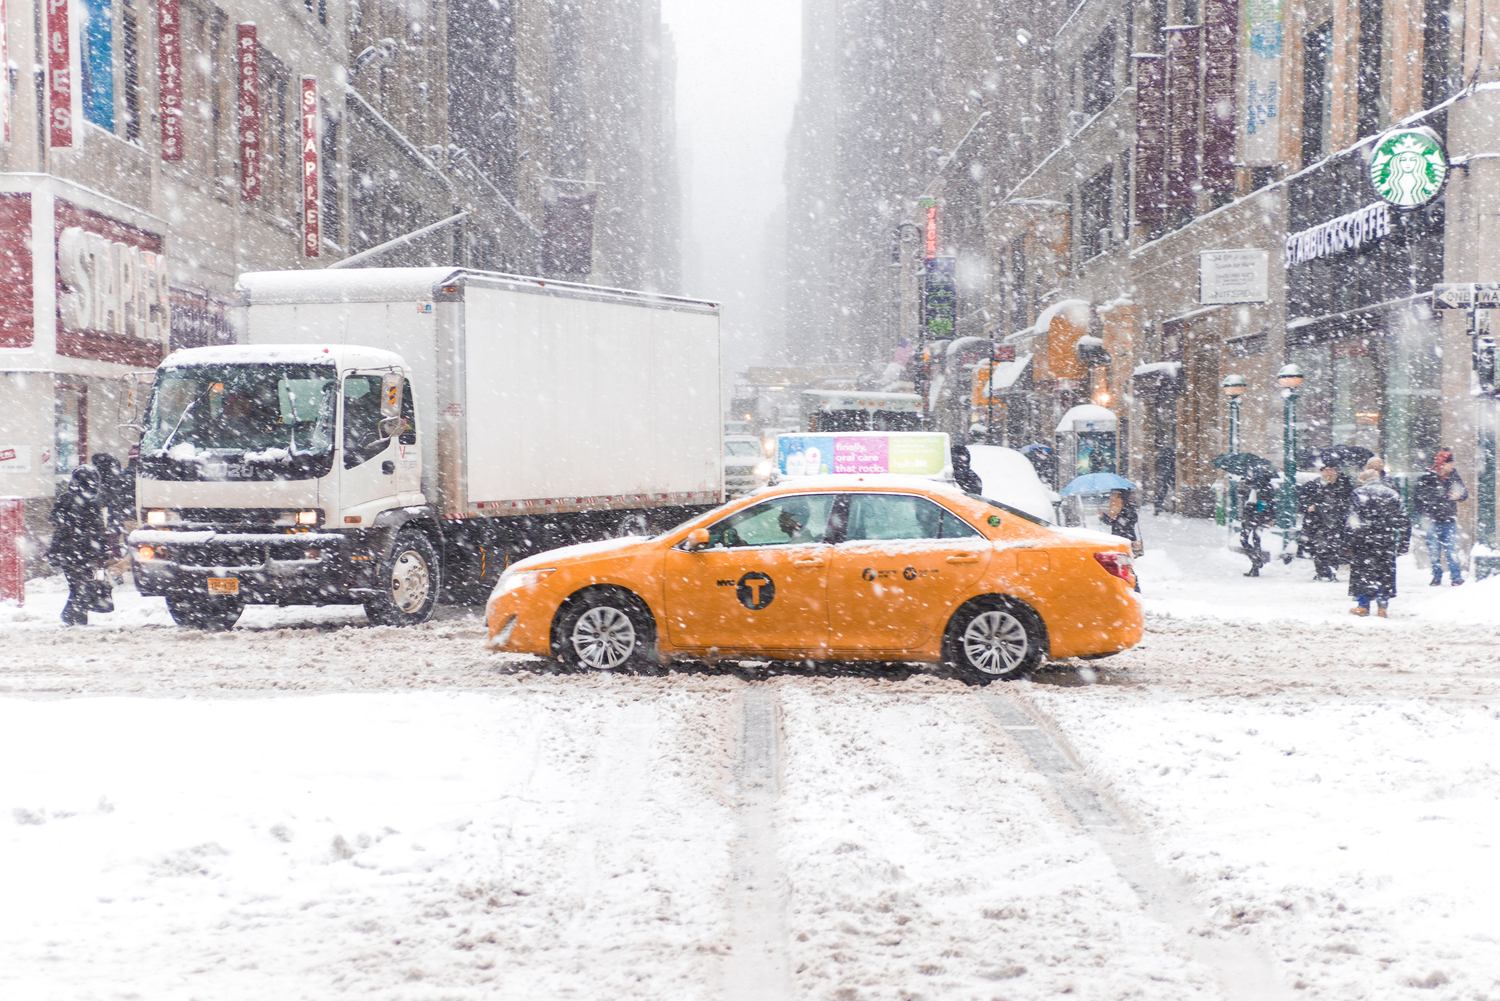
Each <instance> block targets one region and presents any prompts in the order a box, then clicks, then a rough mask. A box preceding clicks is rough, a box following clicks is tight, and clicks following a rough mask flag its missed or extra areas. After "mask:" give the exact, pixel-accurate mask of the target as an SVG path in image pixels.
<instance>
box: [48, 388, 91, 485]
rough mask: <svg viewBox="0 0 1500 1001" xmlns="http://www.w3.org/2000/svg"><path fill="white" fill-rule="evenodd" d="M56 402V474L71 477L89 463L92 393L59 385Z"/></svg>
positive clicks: (54, 419) (54, 408) (54, 444)
mask: <svg viewBox="0 0 1500 1001" xmlns="http://www.w3.org/2000/svg"><path fill="white" fill-rule="evenodd" d="M53 399H54V404H53V428H54V431H53V439H52V455H53V462H54V465H53V470H54V471H55V472H56V473H58V474H59V475H61V476H67V475H68V474H69V473H71V472H72V471H73V470H74V469H77V468H78V466H79V465H80V464H81V463H83V462H84V461H86V460H87V459H88V444H87V442H88V418H87V406H88V391H87V390H86V389H85V388H84V387H83V386H80V385H73V384H69V383H59V384H58V386H57V395H56V396H55V397H54V398H53Z"/></svg>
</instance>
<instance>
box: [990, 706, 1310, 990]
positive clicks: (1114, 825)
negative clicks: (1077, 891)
mask: <svg viewBox="0 0 1500 1001" xmlns="http://www.w3.org/2000/svg"><path fill="white" fill-rule="evenodd" d="M980 699H981V701H982V702H983V703H984V706H985V708H986V709H987V710H989V712H990V714H991V715H992V716H994V717H995V719H996V720H997V721H999V723H1000V726H1001V728H1002V729H1004V730H1005V732H1006V735H1007V736H1009V737H1010V738H1011V739H1012V740H1014V741H1015V742H1016V743H1017V744H1019V745H1020V746H1021V748H1022V750H1024V751H1025V752H1026V756H1027V757H1028V758H1029V759H1030V761H1031V763H1032V765H1033V766H1035V768H1036V770H1037V771H1038V772H1039V773H1041V774H1042V775H1043V776H1044V777H1045V778H1046V779H1047V780H1048V781H1049V782H1050V783H1051V784H1052V787H1053V789H1055V790H1056V792H1057V794H1058V797H1059V798H1060V799H1061V800H1062V802H1063V804H1064V805H1065V806H1066V807H1067V808H1068V811H1069V812H1070V813H1072V814H1073V817H1074V818H1075V819H1076V820H1077V822H1078V824H1079V826H1080V827H1082V828H1084V829H1085V830H1087V831H1088V832H1089V833H1090V834H1091V835H1092V836H1093V837H1094V839H1095V840H1096V841H1097V842H1098V843H1099V845H1100V847H1101V848H1103V849H1104V853H1105V854H1106V855H1107V856H1108V857H1109V860H1110V861H1111V862H1112V863H1113V864H1114V866H1115V869H1116V870H1117V871H1118V872H1119V873H1120V875H1121V876H1122V877H1123V878H1124V879H1125V881H1126V882H1127V883H1129V884H1130V887H1131V889H1133V890H1134V891H1135V892H1136V895H1137V896H1139V897H1140V899H1141V903H1142V905H1143V906H1144V908H1145V910H1146V912H1147V913H1148V914H1149V915H1151V916H1152V917H1153V918H1155V919H1156V920H1158V921H1160V922H1161V923H1162V924H1163V925H1164V926H1165V927H1167V928H1168V929H1170V930H1171V931H1173V932H1174V933H1175V934H1176V936H1177V939H1178V941H1179V942H1180V943H1181V944H1182V947H1183V949H1184V951H1185V952H1186V954H1187V955H1188V956H1189V957H1190V958H1192V959H1194V960H1196V961H1197V962H1199V963H1202V964H1203V965H1204V966H1206V967H1207V968H1208V969H1210V970H1212V971H1214V973H1215V975H1216V976H1217V977H1218V981H1219V987H1220V989H1221V990H1222V992H1223V996H1224V997H1225V999H1226V1001H1291V999H1292V998H1294V997H1296V996H1297V994H1296V992H1294V991H1293V990H1292V989H1291V988H1290V987H1289V986H1288V985H1287V984H1286V983H1285V982H1284V981H1283V980H1282V979H1281V978H1280V977H1279V976H1278V975H1277V964H1276V962H1275V961H1274V960H1273V959H1272V958H1271V957H1270V956H1268V955H1266V954H1265V953H1263V952H1262V951H1261V950H1260V949H1259V948H1257V947H1256V945H1255V944H1254V943H1253V942H1251V941H1249V940H1246V939H1242V938H1230V937H1225V936H1224V935H1223V934H1221V933H1218V932H1216V931H1215V930H1214V929H1212V928H1210V927H1209V926H1208V925H1207V924H1206V918H1207V915H1206V914H1205V912H1204V910H1203V908H1202V907H1201V906H1200V905H1199V904H1198V903H1197V901H1196V899H1195V894H1194V889H1193V885H1192V883H1191V882H1189V881H1188V880H1187V879H1185V878H1183V877H1182V876H1179V875H1177V874H1176V873H1173V872H1171V871H1170V870H1168V869H1165V868H1163V867H1162V866H1161V865H1159V864H1158V863H1157V862H1156V859H1155V857H1154V854H1153V851H1152V845H1151V841H1150V838H1149V837H1148V836H1147V834H1146V833H1145V832H1143V831H1141V830H1140V829H1139V828H1138V827H1137V826H1136V825H1135V823H1134V822H1133V821H1132V819H1131V818H1130V816H1129V815H1128V814H1127V812H1126V811H1125V810H1124V808H1123V807H1121V806H1120V805H1118V804H1117V803H1115V802H1114V801H1113V800H1112V799H1111V798H1110V797H1109V795H1108V794H1107V793H1106V792H1105V791H1104V790H1102V789H1100V788H1099V787H1098V786H1097V785H1095V784H1094V783H1093V782H1092V781H1091V780H1090V779H1089V777H1088V775H1087V774H1086V773H1085V772H1084V771H1083V769H1082V768H1081V767H1080V766H1079V759H1078V756H1077V755H1076V754H1075V753H1074V751H1073V749H1072V748H1071V747H1070V746H1069V745H1068V743H1067V741H1066V739H1065V738H1063V737H1062V735H1061V734H1060V732H1059V731H1058V730H1057V728H1056V727H1055V726H1053V725H1052V723H1051V721H1050V720H1048V718H1047V716H1046V714H1045V713H1043V712H1042V711H1041V710H1040V709H1038V708H1037V707H1036V706H1035V705H1033V704H1032V703H1031V702H1030V701H1028V700H1026V699H1025V698H1023V697H1022V696H1020V695H1018V694H1016V693H1014V692H1009V691H1005V692H1002V691H997V690H994V689H987V690H986V691H985V692H984V693H983V694H982V695H981V696H980Z"/></svg>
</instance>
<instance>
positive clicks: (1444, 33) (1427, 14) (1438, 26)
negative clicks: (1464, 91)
mask: <svg viewBox="0 0 1500 1001" xmlns="http://www.w3.org/2000/svg"><path fill="white" fill-rule="evenodd" d="M1451 39H1452V25H1451V23H1450V19H1449V5H1448V0H1424V2H1423V4H1422V107H1424V108H1431V107H1433V106H1434V105H1436V104H1441V103H1442V102H1443V100H1444V99H1445V98H1447V97H1448V95H1449V94H1450V93H1452V91H1453V85H1454V81H1453V78H1452V77H1453V54H1452V49H1451V47H1450V46H1451Z"/></svg>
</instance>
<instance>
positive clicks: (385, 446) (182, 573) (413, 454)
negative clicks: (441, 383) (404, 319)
mask: <svg viewBox="0 0 1500 1001" xmlns="http://www.w3.org/2000/svg"><path fill="white" fill-rule="evenodd" d="M408 371H409V370H408V366H407V365H406V363H405V361H404V360H403V359H402V358H401V356H400V355H397V354H395V353H394V352H390V351H383V350H377V349H374V348H365V347H354V346H348V345H326V346H318V345H285V346H278V345H239V346H229V347H214V348H194V349H189V350H184V351H177V352H174V353H173V354H171V355H170V356H168V357H167V358H166V359H165V360H164V361H163V362H162V364H161V366H160V367H159V369H158V371H157V378H156V382H155V385H154V387H153V390H152V394H151V400H150V404H149V406H148V408H147V411H146V416H145V421H144V426H143V428H142V434H141V442H140V464H139V473H138V479H137V488H136V490H137V505H138V508H139V512H138V513H139V517H140V523H141V525H142V528H141V529H139V530H138V531H136V532H134V533H132V534H131V537H130V542H131V546H132V555H133V563H134V569H135V577H136V581H137V586H138V587H139V589H140V591H141V593H143V594H147V595H161V596H164V597H165V598H166V599H167V607H168V609H169V611H170V612H171V614H172V617H173V619H174V620H176V621H177V622H178V623H180V624H185V625H195V626H209V627H212V626H217V627H220V628H225V627H227V626H228V625H232V624H233V622H234V621H235V620H236V619H238V617H239V614H240V611H241V610H242V608H243V607H244V605H245V604H246V603H266V604H282V605H288V604H319V605H323V604H334V603H360V604H363V605H364V606H365V608H366V610H367V611H368V612H369V613H370V616H371V618H372V620H374V621H377V622H388V623H391V624H404V623H405V622H407V621H420V620H421V619H423V618H425V617H426V616H427V615H428V614H430V612H431V608H432V605H433V604H434V603H435V601H436V598H437V591H438V587H439V584H440V581H441V572H442V571H441V563H440V557H439V545H440V542H441V540H440V537H439V536H437V535H436V527H435V523H434V520H433V519H432V517H431V512H430V509H429V506H428V503H427V498H426V496H425V495H424V493H423V489H422V473H423V469H422V448H421V436H422V434H423V433H424V430H425V429H423V428H421V427H419V426H418V421H417V410H416V406H415V403H414V399H413V392H412V387H411V384H410V382H409V379H408ZM429 524H430V525H431V527H430V528H429V527H428V526H429Z"/></svg>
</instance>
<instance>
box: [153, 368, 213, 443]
mask: <svg viewBox="0 0 1500 1001" xmlns="http://www.w3.org/2000/svg"><path fill="white" fill-rule="evenodd" d="M213 391H214V384H213V383H211V382H210V383H209V384H208V388H206V389H205V390H203V392H201V393H199V394H198V395H197V396H195V397H193V398H192V399H191V400H189V401H188V405H187V406H185V407H183V408H182V413H181V414H179V415H178V416H177V423H176V424H173V425H172V430H171V432H170V433H169V434H168V435H167V437H166V440H164V441H163V442H162V443H161V447H160V448H159V449H157V451H158V452H160V453H162V454H163V455H165V454H166V451H167V446H168V445H170V444H172V439H173V438H176V437H177V429H178V428H180V427H182V422H183V421H185V420H187V415H188V414H190V413H192V411H193V408H194V407H196V406H197V405H198V404H200V403H202V402H203V399H204V397H206V396H208V394H209V393H212V392H213Z"/></svg>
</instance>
